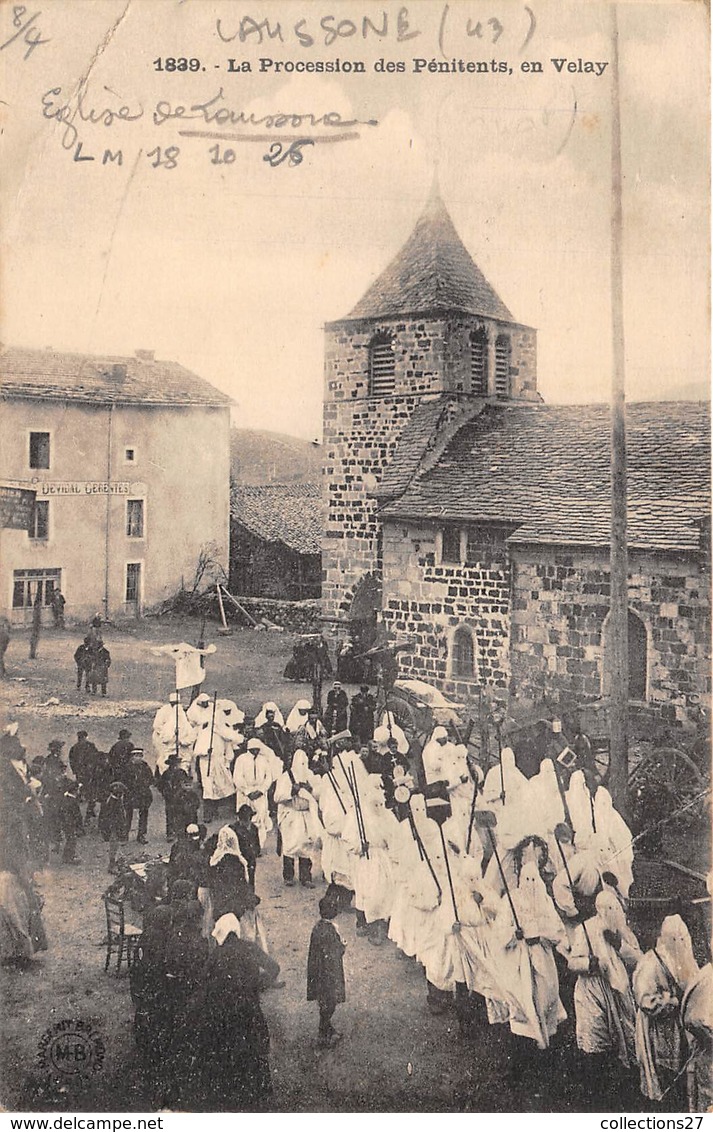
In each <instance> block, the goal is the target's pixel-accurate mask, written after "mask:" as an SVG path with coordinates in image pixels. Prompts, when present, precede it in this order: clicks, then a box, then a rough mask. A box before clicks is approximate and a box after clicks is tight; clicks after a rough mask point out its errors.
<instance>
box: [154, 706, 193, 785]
mask: <svg viewBox="0 0 713 1132" xmlns="http://www.w3.org/2000/svg"><path fill="white" fill-rule="evenodd" d="M194 739H195V731H194V729H193V727H192V726H191V723H190V721H189V719H188V717H187V715H186V713H185V710H184V708H183V705H182V704H181V695H180V692H171V694H170V696H169V697H168V703H167V704H164V705H163V707H160V708H159V709H158V711H157V712H156V715H155V716H154V721H153V746H154V751H155V752H156V769H157V770H158V773H159V774H163V772H164V771H165V769H166V767H167V766H168V756H169V755H170V754H177V755H178V756H179V759H180V763H181V766H182V767H183V769H184V770H185V772H186V774H188V775H189V776H190V774H191V768H192V765H193V741H194Z"/></svg>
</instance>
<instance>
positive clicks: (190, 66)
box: [153, 55, 205, 71]
mask: <svg viewBox="0 0 713 1132" xmlns="http://www.w3.org/2000/svg"><path fill="white" fill-rule="evenodd" d="M153 65H154V70H156V71H200V70H205V67H201V61H200V59H186V58H185V57H183V56H182V57H181V58H180V59H174V57H173V56H172V55H168V56H166V57H165V58H163V57H162V56H159V57H158V59H154V61H153Z"/></svg>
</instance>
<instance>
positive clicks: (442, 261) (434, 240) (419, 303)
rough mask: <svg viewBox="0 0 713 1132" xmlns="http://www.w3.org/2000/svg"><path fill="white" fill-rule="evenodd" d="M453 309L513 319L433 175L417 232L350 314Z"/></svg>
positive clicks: (370, 315) (374, 315)
mask: <svg viewBox="0 0 713 1132" xmlns="http://www.w3.org/2000/svg"><path fill="white" fill-rule="evenodd" d="M451 310H456V311H466V312H467V313H468V314H479V315H483V316H485V317H489V318H499V319H504V320H505V321H506V322H513V321H514V319H513V316H512V315H511V313H510V311H509V310H508V308H507V307H506V306H505V304H504V303H503V301H502V300H501V299H500V298H499V296H498V295H497V294H496V293H495V291H494V290H493V288H492V287H491V286H490V284H489V283H488V281H487V279H486V278H485V276H484V275H483V273H482V271H481V270H480V268H479V267H477V265H476V264H475V262H474V261H473V259H472V257H471V255H470V253H469V252H468V249H467V248H466V246H465V244H464V243H463V241H462V240H461V238H460V236H459V235H458V233H457V232H456V230H455V227H454V224H453V221H452V220H451V218H450V215H449V213H448V209H447V208H446V206H445V204H444V203H443V200H442V199H441V196H440V193H439V190H438V181H437V178H436V177H434V182H433V187H432V189H431V194H430V196H429V198H428V202H427V204H426V207H425V209H424V210H423V212H422V214H421V216H420V218H419V220H418V222H417V224H416V227H415V228H414V230H413V232H412V233H411V235H410V236H409V238H408V240H407V241H406V243H405V244H404V246H403V247H402V249H401V251H400V252H399V253H398V255H397V256H396V258H395V259H393V260H392V261H391V263H390V264H389V266H388V267H387V268H386V270H385V271H384V272H382V274H381V275H380V276H379V278H378V279H376V280H375V282H374V283H372V285H371V287H369V289H368V291H367V292H366V294H365V295H364V296H363V298H362V299H360V301H359V302H358V303H357V305H356V306H355V307H354V309H353V310H352V311H351V313H350V314H349V315H348V316H347V317H348V318H349V319H357V318H379V317H383V316H385V315H405V314H415V313H417V312H419V311H451Z"/></svg>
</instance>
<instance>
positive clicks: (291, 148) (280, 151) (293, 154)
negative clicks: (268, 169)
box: [263, 138, 314, 169]
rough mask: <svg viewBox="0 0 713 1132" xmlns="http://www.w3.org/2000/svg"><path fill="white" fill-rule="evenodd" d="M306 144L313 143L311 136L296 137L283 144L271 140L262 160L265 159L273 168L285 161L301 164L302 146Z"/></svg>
mask: <svg viewBox="0 0 713 1132" xmlns="http://www.w3.org/2000/svg"><path fill="white" fill-rule="evenodd" d="M306 145H314V139H313V138H297V139H296V140H295V141H293V142H291V144H290V145H283V144H282V142H273V143H272V145H271V146H270V148H269V150H268V151H267V153H266V154H265V155H264V157H263V161H267V163H268V165H271V166H272V168H273V169H276V168H277V166H278V165H282V163H283V161H286V162H287V164H288V165H301V164H302V160H303V155H302V148H303V146H306Z"/></svg>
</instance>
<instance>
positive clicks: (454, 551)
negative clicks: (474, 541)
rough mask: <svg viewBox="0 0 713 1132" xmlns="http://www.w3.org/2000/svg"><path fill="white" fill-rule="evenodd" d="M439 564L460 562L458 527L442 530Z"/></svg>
mask: <svg viewBox="0 0 713 1132" xmlns="http://www.w3.org/2000/svg"><path fill="white" fill-rule="evenodd" d="M441 562H460V529H459V528H458V527H444V528H443V533H442V535H441Z"/></svg>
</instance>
